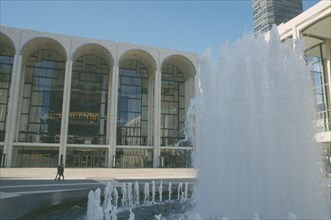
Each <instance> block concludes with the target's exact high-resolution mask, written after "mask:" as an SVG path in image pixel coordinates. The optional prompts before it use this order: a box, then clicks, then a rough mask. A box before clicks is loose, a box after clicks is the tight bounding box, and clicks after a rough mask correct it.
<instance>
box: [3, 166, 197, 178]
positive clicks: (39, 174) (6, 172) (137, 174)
mask: <svg viewBox="0 0 331 220" xmlns="http://www.w3.org/2000/svg"><path fill="white" fill-rule="evenodd" d="M56 172H57V169H56V168H0V180H6V179H7V180H8V179H16V180H19V179H54V178H55V175H56ZM64 177H65V179H93V180H112V179H115V180H116V179H118V180H126V179H136V180H139V179H191V178H193V179H194V178H196V170H195V169H191V168H146V169H125V168H121V169H119V168H65V169H64Z"/></svg>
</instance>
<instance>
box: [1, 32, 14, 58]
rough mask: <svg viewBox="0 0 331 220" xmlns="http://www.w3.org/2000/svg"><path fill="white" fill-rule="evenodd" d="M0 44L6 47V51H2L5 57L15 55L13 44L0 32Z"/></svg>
mask: <svg viewBox="0 0 331 220" xmlns="http://www.w3.org/2000/svg"><path fill="white" fill-rule="evenodd" d="M0 42H1V43H0V44H2V45H5V46H6V50H5V51H4V50H2V53H3V54H6V55H15V45H14V43H13V41H12V40H11V39H10V38H9V37H8V36H7V35H5V34H4V33H1V32H0Z"/></svg>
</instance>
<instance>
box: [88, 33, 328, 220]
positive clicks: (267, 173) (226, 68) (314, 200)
mask: <svg viewBox="0 0 331 220" xmlns="http://www.w3.org/2000/svg"><path fill="white" fill-rule="evenodd" d="M294 47H295V49H293V45H292V43H286V42H285V43H281V42H280V40H279V37H278V33H277V30H276V29H275V28H274V29H273V30H272V31H271V32H270V35H269V36H268V38H265V37H264V36H261V35H259V36H256V37H255V36H253V35H244V36H243V38H242V39H239V40H238V41H236V42H234V43H232V44H230V43H227V44H224V45H223V46H222V48H221V52H220V58H219V60H218V62H216V63H212V59H211V57H210V55H209V54H210V53H208V52H207V53H206V54H205V55H204V57H203V58H202V60H201V74H200V80H201V96H200V97H198V98H197V99H195V100H194V101H193V103H194V105H193V106H192V107H191V110H190V111H189V115H188V117H189V119H194V117H192V113H193V115H194V114H195V116H196V117H195V119H197V120H198V121H199V128H198V130H199V132H200V135H199V138H197V139H196V140H197V142H193V143H194V144H197V149H198V150H197V155H198V157H197V158H198V160H197V167H198V177H199V180H198V185H197V186H194V187H193V191H192V196H191V198H190V199H194V200H195V204H196V210H195V211H193V212H191V213H190V214H187V215H186V216H189V217H188V218H186V219H190V218H194V219H254V220H259V219H329V218H330V213H329V211H330V210H329V207H330V195H329V194H328V193H327V191H326V190H328V189H327V187H324V188H323V183H322V181H323V179H322V177H321V175H320V174H319V161H320V154H319V147H318V145H317V143H316V142H315V141H314V134H315V130H314V126H313V124H314V123H313V121H314V110H313V95H312V91H311V89H310V88H311V80H310V76H309V68H308V67H307V65H306V63H305V60H304V58H303V56H302V54H303V53H302V51H301V47H300V42H297V43H296V44H295V45H294ZM188 121H189V122H190V120H188ZM192 127H193V129H192ZM188 130H189V131H191V132H192V131H193V130H194V126H189V129H188ZM190 138H192V136H191V137H190ZM192 140H193V139H192ZM199 146H201V147H199ZM162 184H163V183H162V181H161V183H160V186H159V203H162V193H161V192H162ZM151 185H152V193H151V194H152V195H151V196H152V201H151V202H150V201H149V198H150V191H149V190H150V189H149V188H150V185H149V183H145V185H144V201H143V205H145V206H146V205H147V206H151V207H155V206H156V205H157V204H158V203H157V202H156V199H155V182H154V181H152V184H151ZM131 187H132V186H131V184H128V187H125V184H123V186H122V193H123V196H122V206H123V207H126V204H129V206H128V207H129V208H130V219H134V216H135V215H134V213H133V212H132V210H131V206H132V203H133V202H132V201H131V199H129V200H130V201H129V202H127V201H126V200H127V199H128V198H131V197H132V195H131V194H132V189H131ZM136 187H137V186H136ZM136 187H135V188H136ZM127 192H130V193H129V194H128V193H127ZM137 192H139V186H138V190H137V189H135V194H137ZM95 194H96V195H95V196H91V199H95V200H96V201H97V203H100V199H98V198H96V197H97V196H98V195H100V192H97V191H96V192H95ZM138 194H139V193H138ZM171 194H172V184H171V183H169V185H168V200H167V201H166V202H168V203H170V201H171ZM137 196H138V195H137ZM137 196H136V197H137ZM123 198H125V199H124V200H123ZM187 200H188V183H186V184H185V186H183V183H179V184H178V188H177V201H180V202H181V203H182V202H185V201H187ZM136 204H139V202H137V201H136ZM89 205H90V202H89ZM91 207H92V208H93V211H95V214H96V216H98V215H99V214H100V213H102V212H101V211H100V207H99V206H98V205H97V204H96V203H92V202H91ZM115 210H117V209H115ZM89 213H90V212H89V211H88V214H87V216H89ZM162 214H163V213H160V214H157V215H155V216H154V217H155V218H156V219H161V217H162V218H163V215H162ZM180 218H181V219H185V218H184V217H183V218H182V217H180ZM112 219H115V217H114V218H112Z"/></svg>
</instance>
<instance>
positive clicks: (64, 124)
mask: <svg viewBox="0 0 331 220" xmlns="http://www.w3.org/2000/svg"><path fill="white" fill-rule="evenodd" d="M71 76H72V61H71V60H67V61H66V69H65V77H64V88H63V103H62V116H61V137H60V150H59V160H58V161H59V163H61V162H62V163H63V164H64V165H65V163H66V161H65V159H66V148H67V139H68V127H69V110H70V91H71V78H72V77H71ZM61 160H62V161H61Z"/></svg>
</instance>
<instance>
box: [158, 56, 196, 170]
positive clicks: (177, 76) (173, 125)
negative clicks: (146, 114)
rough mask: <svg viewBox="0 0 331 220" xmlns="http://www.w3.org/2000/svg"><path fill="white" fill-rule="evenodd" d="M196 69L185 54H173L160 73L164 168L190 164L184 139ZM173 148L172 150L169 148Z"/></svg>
mask: <svg viewBox="0 0 331 220" xmlns="http://www.w3.org/2000/svg"><path fill="white" fill-rule="evenodd" d="M194 76H195V69H194V66H193V64H192V63H191V62H190V61H189V60H188V59H187V58H185V57H183V56H179V55H173V56H170V57H168V58H167V59H166V60H165V61H164V62H163V65H162V73H161V157H162V158H163V160H164V166H165V167H188V166H190V165H191V152H192V148H191V143H190V142H189V141H188V140H185V121H186V113H187V110H188V107H189V104H190V100H191V98H193V94H194V89H195V88H194V86H195V83H194V82H195V81H194ZM172 148H173V149H172Z"/></svg>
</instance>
